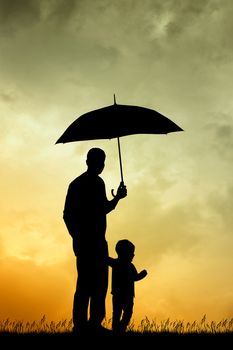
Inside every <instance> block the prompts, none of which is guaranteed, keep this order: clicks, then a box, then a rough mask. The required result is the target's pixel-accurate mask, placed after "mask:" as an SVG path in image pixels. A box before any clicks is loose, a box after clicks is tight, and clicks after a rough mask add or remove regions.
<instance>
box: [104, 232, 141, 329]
mask: <svg viewBox="0 0 233 350" xmlns="http://www.w3.org/2000/svg"><path fill="white" fill-rule="evenodd" d="M115 250H116V253H117V255H118V258H117V259H114V258H111V257H109V258H108V264H109V265H110V266H111V267H112V291H111V293H112V308H113V310H112V311H113V312H112V329H113V331H116V332H125V331H126V328H127V326H128V324H129V322H130V319H131V317H132V314H133V305H134V296H135V292H134V282H135V281H139V280H141V279H143V278H144V277H145V276H146V275H147V271H146V270H142V271H141V272H139V273H138V272H137V270H136V268H135V266H134V265H133V263H132V260H133V257H134V251H135V246H134V244H133V243H132V242H130V241H128V240H127V239H123V240H120V241H118V242H117V244H116V247H115Z"/></svg>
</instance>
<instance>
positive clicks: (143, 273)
mask: <svg viewBox="0 0 233 350" xmlns="http://www.w3.org/2000/svg"><path fill="white" fill-rule="evenodd" d="M146 275H147V271H146V270H142V271H141V272H139V273H138V274H137V275H136V279H135V281H140V280H142V279H143V278H144V277H146Z"/></svg>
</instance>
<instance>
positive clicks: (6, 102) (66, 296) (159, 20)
mask: <svg viewBox="0 0 233 350" xmlns="http://www.w3.org/2000/svg"><path fill="white" fill-rule="evenodd" d="M232 32H233V3H232V1H231V0H196V1H193V0H163V1H162V0H144V1H140V0H117V1H115V0H96V1H91V0H11V1H8V0H0V77H1V79H0V112H1V117H0V118H1V119H0V120H1V124H0V125H1V127H0V143H1V148H0V167H1V172H0V186H1V201H0V210H1V217H0V280H1V288H0V300H1V315H0V316H1V319H4V318H7V317H9V318H13V319H24V320H33V319H40V318H41V316H42V315H43V314H46V315H47V317H48V318H51V319H53V320H59V319H62V318H71V314H72V313H71V310H72V302H73V293H74V289H75V282H76V271H75V258H74V255H73V251H72V244H71V239H70V236H69V235H68V233H67V231H66V228H65V226H64V223H63V220H62V212H63V206H64V200H65V195H66V191H67V187H68V184H69V182H70V181H71V180H73V178H75V177H76V176H77V175H79V174H81V173H82V172H83V171H85V170H86V166H85V157H86V153H87V151H88V150H89V148H90V147H94V146H97V147H101V148H103V149H104V150H105V152H106V155H107V159H106V167H105V169H104V171H103V173H102V174H101V177H102V178H103V179H104V181H105V183H106V189H107V194H108V198H109V199H110V198H111V189H112V188H115V189H116V188H117V186H118V183H119V181H120V174H119V163H118V154H117V143H116V140H114V139H113V140H98V141H85V142H79V143H78V142H77V143H70V144H64V145H63V144H57V145H55V142H56V140H57V139H58V138H59V137H60V135H61V134H62V133H63V132H64V130H65V129H66V128H67V127H68V125H69V124H70V123H71V122H73V121H74V120H75V119H76V118H77V117H78V116H80V115H81V114H83V113H85V112H88V111H90V110H93V109H97V108H101V107H103V106H107V105H111V104H112V103H113V94H114V93H115V94H116V98H117V102H118V103H120V104H129V105H140V106H144V107H148V108H152V109H155V110H157V111H159V112H160V113H162V114H164V115H166V116H167V117H169V118H170V119H172V120H173V121H174V122H175V123H177V124H178V125H179V126H180V127H182V128H183V129H184V132H182V133H173V134H168V135H167V136H165V135H137V136H136V135H134V136H127V137H124V138H122V139H121V147H122V157H123V159H122V160H123V168H124V169H123V170H124V180H125V183H126V185H127V189H128V196H127V198H126V199H124V200H122V201H121V202H120V203H119V205H118V207H117V209H116V210H115V211H114V212H112V213H110V214H109V215H108V230H107V240H108V242H109V249H110V253H111V255H112V256H115V252H114V246H115V243H116V242H117V240H118V239H121V238H128V239H130V240H131V241H132V242H134V244H135V246H136V255H135V258H134V263H135V266H136V267H137V269H138V270H140V269H144V268H146V269H147V271H148V276H147V277H146V278H145V279H144V280H143V281H140V282H137V284H136V298H135V308H134V315H133V318H134V320H135V321H137V320H141V319H142V318H143V317H144V316H147V317H148V318H150V319H152V318H153V319H154V318H156V319H165V318H168V317H170V318H171V319H185V320H194V319H200V318H202V316H203V315H204V314H206V315H207V319H209V320H212V319H214V320H221V319H222V318H231V317H232V316H233V280H232V276H233V254H232V253H233V250H232V246H233V216H232V211H233V180H232V173H233V148H232V146H233V137H232V135H233V118H232V114H233V99H232V90H233V80H232V75H233V44H232V40H231V37H232ZM107 317H108V318H110V317H111V299H110V290H109V292H108V297H107Z"/></svg>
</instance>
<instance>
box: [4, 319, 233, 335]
mask: <svg viewBox="0 0 233 350" xmlns="http://www.w3.org/2000/svg"><path fill="white" fill-rule="evenodd" d="M103 326H104V327H106V328H108V329H111V320H108V321H107V320H106V321H105V322H104V323H103ZM72 327H73V322H72V319H70V320H67V319H64V320H60V321H57V322H55V321H50V322H48V320H47V318H46V316H45V315H43V317H42V318H41V319H40V320H38V321H33V322H24V321H22V320H10V319H9V318H7V319H5V320H2V321H0V335H1V334H3V333H8V334H39V333H43V334H45V333H46V334H55V333H56V334H57V333H60V334H64V333H71V332H72ZM127 333H130V334H133V333H137V334H164V333H166V334H203V333H205V334H226V333H229V334H230V333H233V318H232V319H230V320H228V319H222V320H220V321H207V317H206V315H204V316H203V317H202V319H201V320H199V321H196V320H195V321H193V322H185V321H184V320H170V318H168V319H166V320H163V321H160V322H157V321H156V319H155V320H149V319H148V318H147V317H145V318H144V319H143V320H142V321H141V322H140V324H139V325H135V324H134V322H133V321H132V322H131V323H130V325H129V326H128V332H127Z"/></svg>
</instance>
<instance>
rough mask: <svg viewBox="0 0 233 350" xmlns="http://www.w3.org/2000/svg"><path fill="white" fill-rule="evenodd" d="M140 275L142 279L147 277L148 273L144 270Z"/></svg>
mask: <svg viewBox="0 0 233 350" xmlns="http://www.w3.org/2000/svg"><path fill="white" fill-rule="evenodd" d="M140 275H141V276H142V278H144V277H146V275H147V271H146V270H142V271H141V273H140Z"/></svg>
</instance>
